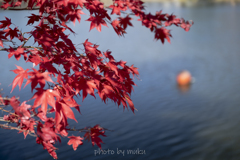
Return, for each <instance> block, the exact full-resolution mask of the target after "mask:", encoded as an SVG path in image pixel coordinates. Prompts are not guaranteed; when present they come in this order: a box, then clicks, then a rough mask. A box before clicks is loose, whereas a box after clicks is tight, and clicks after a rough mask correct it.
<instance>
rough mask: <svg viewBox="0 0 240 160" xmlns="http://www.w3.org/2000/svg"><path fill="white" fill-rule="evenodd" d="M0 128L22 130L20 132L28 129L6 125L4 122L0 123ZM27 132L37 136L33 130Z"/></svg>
mask: <svg viewBox="0 0 240 160" xmlns="http://www.w3.org/2000/svg"><path fill="white" fill-rule="evenodd" d="M0 128H3V129H9V130H18V131H22V132H26V131H29V130H23V129H20V128H18V127H13V126H8V125H6V124H0ZM28 134H29V135H30V136H33V137H37V135H36V133H35V132H32V131H29V132H28Z"/></svg>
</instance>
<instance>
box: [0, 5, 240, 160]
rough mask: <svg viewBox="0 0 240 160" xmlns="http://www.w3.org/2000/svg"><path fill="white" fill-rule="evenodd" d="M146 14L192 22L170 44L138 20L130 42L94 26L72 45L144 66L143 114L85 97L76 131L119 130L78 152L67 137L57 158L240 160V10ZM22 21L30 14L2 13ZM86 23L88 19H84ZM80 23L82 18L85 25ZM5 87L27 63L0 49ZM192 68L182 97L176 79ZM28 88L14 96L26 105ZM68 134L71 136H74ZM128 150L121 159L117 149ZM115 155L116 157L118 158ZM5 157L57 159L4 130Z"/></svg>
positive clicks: (138, 90)
mask: <svg viewBox="0 0 240 160" xmlns="http://www.w3.org/2000/svg"><path fill="white" fill-rule="evenodd" d="M147 6H148V7H149V11H151V12H155V11H156V10H159V9H163V12H165V13H172V12H173V13H174V14H176V15H179V16H180V17H184V18H185V19H189V20H190V19H192V20H193V21H194V22H195V24H194V26H193V27H192V28H191V30H190V32H188V33H186V32H184V31H183V30H182V29H180V28H173V30H172V34H173V38H172V41H171V44H167V43H166V44H165V45H162V44H161V43H160V42H154V41H153V37H154V36H153V34H151V33H150V32H149V31H148V30H147V29H146V28H144V27H141V26H140V23H138V22H136V23H135V27H134V28H129V29H128V30H127V32H128V34H127V35H126V36H125V38H118V36H117V35H115V34H113V30H112V29H108V28H103V31H102V32H101V33H98V32H97V31H95V30H93V31H92V32H90V33H89V32H88V30H89V25H90V24H89V23H86V24H85V23H81V25H76V26H75V27H74V30H75V31H76V32H77V33H78V35H77V36H76V37H72V39H73V41H74V43H75V44H78V43H82V42H83V41H84V40H85V39H86V38H89V41H91V42H94V43H97V44H99V45H100V49H101V50H103V51H104V50H107V49H110V50H111V51H113V55H114V56H115V58H116V59H117V60H120V59H122V60H126V61H127V62H128V64H129V65H131V64H134V65H135V66H137V67H138V68H139V72H140V75H141V76H140V79H141V80H136V83H137V85H138V87H135V92H134V93H133V95H132V99H133V101H134V104H135V106H136V108H137V109H138V112H136V113H135V115H134V114H133V113H132V112H131V111H127V110H125V111H124V112H123V110H122V107H121V106H120V107H119V109H118V107H117V106H116V105H114V104H113V103H111V102H108V104H107V105H105V104H104V103H102V102H101V101H100V99H99V98H97V99H96V100H95V99H94V98H92V97H88V98H87V99H86V101H84V103H82V102H81V99H79V103H80V104H81V107H80V109H81V112H82V115H79V114H77V113H76V118H77V120H78V124H76V123H74V121H70V124H71V126H76V127H79V128H82V127H85V126H94V125H95V124H100V125H101V126H103V127H105V128H108V129H111V130H115V131H114V132H107V133H106V134H107V137H104V138H102V139H103V141H104V142H105V144H103V145H102V149H103V150H104V151H105V152H106V151H108V150H109V151H112V152H108V153H106V154H104V153H103V152H101V154H98V153H97V150H98V148H97V147H96V146H94V147H92V145H91V144H90V143H88V142H85V144H84V145H83V146H80V147H79V148H78V149H77V151H73V149H72V147H71V146H68V145H67V144H66V143H67V140H68V139H63V141H62V143H61V144H59V145H58V146H57V147H58V148H59V151H57V154H58V157H59V159H62V160H75V159H76V160H77V159H123V158H124V159H161V160H238V159H240V116H239V114H240V46H239V42H240V32H239V28H240V21H239V17H240V6H239V5H238V6H235V7H232V6H222V5H218V6H205V7H194V8H171V7H166V6H162V5H160V4H148V5H147ZM3 16H8V17H11V18H12V22H14V23H15V24H19V23H21V22H23V23H22V27H23V30H26V31H27V30H28V27H24V26H23V25H24V24H25V22H26V20H24V16H27V12H13V11H0V19H2V17H3ZM83 19H84V16H83ZM82 21H83V20H82ZM0 64H1V65H2V68H3V67H4V69H2V70H0V75H1V78H0V82H1V83H2V85H1V87H2V88H3V89H4V92H5V93H6V94H8V95H10V94H9V92H10V91H11V87H8V85H9V84H10V83H11V82H12V80H13V79H14V76H15V75H14V73H12V74H9V70H11V69H15V65H14V64H17V65H21V66H22V67H23V68H24V69H26V68H27V67H28V66H30V64H25V63H24V62H23V61H19V62H16V60H15V59H10V60H7V54H6V53H4V52H1V59H0ZM183 69H187V70H189V71H190V72H191V73H192V75H193V76H194V77H195V79H196V81H195V83H194V84H193V85H192V87H191V88H190V90H189V91H188V92H185V93H183V92H181V91H179V90H178V89H177V87H176V84H175V76H176V74H177V73H178V72H179V71H181V70H183ZM29 91H30V89H29V87H26V89H23V90H22V91H21V92H19V91H18V88H16V89H15V90H14V92H13V94H11V95H19V96H20V98H21V100H27V99H29V98H30V97H31V96H32V95H31V93H30V92H29ZM70 135H71V133H70ZM137 149H139V150H142V152H140V153H145V154H138V155H136V154H127V150H137ZM119 150H124V151H125V152H124V155H123V154H122V153H121V154H120V153H119V154H118V152H117V151H119ZM113 152H114V153H113ZM0 159H4V160H7V159H10V160H15V159H18V160H42V159H52V158H51V156H49V155H48V153H47V151H46V150H43V149H42V146H40V145H38V144H36V143H35V140H34V138H32V137H27V138H26V139H25V140H24V139H23V135H22V134H17V132H16V131H7V130H3V129H1V130H0Z"/></svg>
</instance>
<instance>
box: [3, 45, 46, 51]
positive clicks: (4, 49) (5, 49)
mask: <svg viewBox="0 0 240 160" xmlns="http://www.w3.org/2000/svg"><path fill="white" fill-rule="evenodd" d="M22 48H36V49H43V48H42V47H35V46H22ZM9 49H10V48H1V49H0V51H7V50H9ZM12 49H18V47H14V48H12Z"/></svg>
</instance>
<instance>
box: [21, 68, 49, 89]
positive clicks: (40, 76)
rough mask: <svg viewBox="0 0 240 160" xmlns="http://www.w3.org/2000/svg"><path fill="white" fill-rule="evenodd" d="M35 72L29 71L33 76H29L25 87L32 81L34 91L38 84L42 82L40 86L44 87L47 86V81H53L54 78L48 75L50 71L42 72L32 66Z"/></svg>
mask: <svg viewBox="0 0 240 160" xmlns="http://www.w3.org/2000/svg"><path fill="white" fill-rule="evenodd" d="M32 69H33V71H34V72H29V75H30V76H31V78H29V79H28V80H27V82H26V84H25V86H24V87H26V86H27V85H28V84H29V83H31V89H32V91H33V89H34V88H35V87H36V86H37V84H38V83H39V84H40V87H41V88H43V87H44V86H45V83H46V82H45V81H49V82H52V83H54V82H53V81H52V79H51V78H50V77H49V76H48V75H49V74H50V73H49V72H44V73H41V72H39V71H38V70H36V69H34V68H32Z"/></svg>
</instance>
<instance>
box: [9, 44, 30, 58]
mask: <svg viewBox="0 0 240 160" xmlns="http://www.w3.org/2000/svg"><path fill="white" fill-rule="evenodd" d="M24 50H25V48H22V46H20V47H18V48H17V50H14V49H13V48H12V47H10V49H9V50H8V52H9V54H8V58H11V57H12V56H13V55H14V56H15V58H16V60H19V59H20V58H21V55H23V56H24V58H25V59H26V58H27V54H26V53H25V52H24Z"/></svg>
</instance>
